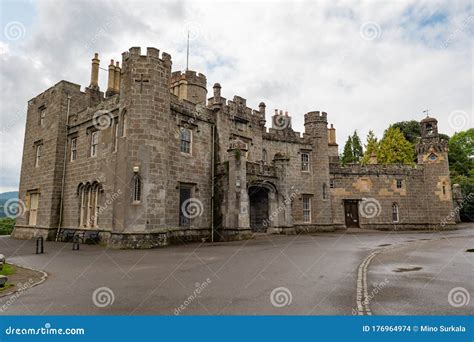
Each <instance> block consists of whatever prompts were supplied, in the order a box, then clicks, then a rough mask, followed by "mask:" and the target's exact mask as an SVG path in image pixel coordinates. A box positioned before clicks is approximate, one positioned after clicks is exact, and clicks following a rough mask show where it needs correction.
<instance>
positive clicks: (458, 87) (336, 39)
mask: <svg viewBox="0 0 474 342" xmlns="http://www.w3.org/2000/svg"><path fill="white" fill-rule="evenodd" d="M0 6H1V8H0V12H1V14H0V15H1V25H0V26H1V27H0V29H1V32H0V34H1V36H0V59H1V63H0V71H1V73H0V96H1V98H0V192H3V191H7V190H15V189H17V187H18V182H19V173H20V166H21V154H22V149H23V136H24V124H25V112H26V103H27V100H29V99H30V98H32V97H34V96H36V95H37V94H38V93H40V92H42V91H43V90H45V89H46V88H48V87H50V86H52V85H53V84H55V83H56V82H58V81H59V80H62V79H64V80H69V81H71V82H74V83H78V84H81V85H82V86H86V85H88V83H89V75H90V59H91V57H92V55H93V53H94V52H98V53H99V54H100V59H101V67H104V68H106V67H107V61H109V60H110V59H112V58H113V59H118V58H121V53H122V52H123V51H125V50H128V48H130V47H131V46H141V47H142V49H144V48H145V47H147V46H154V47H157V48H158V49H160V50H161V51H166V52H168V53H170V54H171V55H172V59H173V69H174V70H179V69H184V67H185V61H186V54H185V51H186V33H187V31H188V30H189V31H190V38H191V56H190V69H194V70H197V71H200V72H203V73H205V74H206V75H207V79H208V87H209V90H210V92H212V89H211V87H212V84H214V83H215V82H219V83H220V84H221V85H222V93H223V96H225V97H227V98H229V99H231V98H232V97H233V96H234V95H236V94H237V95H240V96H242V97H244V98H247V103H248V104H249V105H250V106H251V107H254V108H255V107H257V106H258V103H259V102H260V101H264V102H265V103H266V104H267V110H268V111H269V112H270V113H271V112H273V109H275V108H278V109H282V110H287V111H288V112H289V113H290V114H291V115H292V116H293V127H294V129H295V130H298V131H303V115H304V113H306V112H308V111H312V110H322V111H327V112H328V115H329V122H330V123H333V124H334V125H335V127H336V128H337V136H338V142H339V144H340V149H341V147H342V146H341V145H343V143H344V141H345V139H346V138H347V135H348V134H350V133H351V132H353V131H354V130H355V129H357V130H358V132H359V134H360V135H361V136H362V137H364V138H365V135H366V134H367V132H368V130H369V129H373V130H374V131H375V132H376V134H377V135H378V136H379V137H380V136H381V135H382V134H383V131H384V129H385V128H387V126H388V125H389V124H390V123H393V122H396V121H401V120H411V119H415V120H420V119H422V118H423V117H424V115H423V110H425V109H429V110H430V113H431V115H432V116H435V117H436V118H438V120H439V122H440V123H439V126H440V130H441V131H442V132H444V133H446V134H449V135H451V134H453V133H454V132H455V131H459V130H464V129H466V128H468V127H472V126H474V119H473V114H472V96H473V95H472V94H473V88H472V78H473V69H472V61H473V59H472V57H473V48H472V38H473V35H474V11H473V6H472V5H471V2H470V1H469V0H465V1H462V0H459V1H433V0H428V1H412V0H406V1H404V0H401V1H370V2H369V1H367V2H365V1H329V0H327V1H312V2H304V1H296V2H295V1H292V2H289V1H288V2H287V1H272V2H258V1H239V2H222V1H220V2H211V1H206V2H184V1H183V2H178V1H173V2H171V1H166V2H159V1H153V2H152V1H131V2H126V1H120V2H118V1H114V2H109V1H77V0H71V1H57V0H56V1H21V0H15V1H12V0H2V2H1V5H0ZM100 85H101V88H102V89H103V90H105V88H106V72H103V71H102V72H101V83H100ZM267 122H269V120H268V118H267Z"/></svg>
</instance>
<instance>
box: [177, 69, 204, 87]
mask: <svg viewBox="0 0 474 342" xmlns="http://www.w3.org/2000/svg"><path fill="white" fill-rule="evenodd" d="M181 81H184V82H187V83H188V84H191V85H195V86H200V87H203V88H206V86H207V78H206V75H204V74H201V73H198V72H196V71H192V70H186V71H173V72H172V73H171V85H172V86H173V85H174V84H176V83H179V82H181Z"/></svg>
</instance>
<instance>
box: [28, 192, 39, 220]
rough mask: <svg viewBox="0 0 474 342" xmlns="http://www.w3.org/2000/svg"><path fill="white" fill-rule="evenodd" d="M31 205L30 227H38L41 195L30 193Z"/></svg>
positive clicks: (29, 212)
mask: <svg viewBox="0 0 474 342" xmlns="http://www.w3.org/2000/svg"><path fill="white" fill-rule="evenodd" d="M29 195H30V205H29V210H28V225H30V226H36V222H37V219H38V207H39V193H37V192H35V193H30V194H29Z"/></svg>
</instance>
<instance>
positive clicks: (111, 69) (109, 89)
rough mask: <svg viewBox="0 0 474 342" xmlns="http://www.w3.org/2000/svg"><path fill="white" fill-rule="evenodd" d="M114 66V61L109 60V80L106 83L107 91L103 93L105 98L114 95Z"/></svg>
mask: <svg viewBox="0 0 474 342" xmlns="http://www.w3.org/2000/svg"><path fill="white" fill-rule="evenodd" d="M114 87H115V66H114V60H113V59H111V60H110V64H109V79H108V82H107V91H106V92H105V96H107V97H109V96H112V95H114V94H115V88H114Z"/></svg>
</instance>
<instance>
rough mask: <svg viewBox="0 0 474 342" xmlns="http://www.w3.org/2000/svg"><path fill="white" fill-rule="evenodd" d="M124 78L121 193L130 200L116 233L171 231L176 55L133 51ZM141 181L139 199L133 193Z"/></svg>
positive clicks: (119, 209)
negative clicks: (173, 59) (168, 219)
mask: <svg viewBox="0 0 474 342" xmlns="http://www.w3.org/2000/svg"><path fill="white" fill-rule="evenodd" d="M111 65H112V64H111ZM114 69H115V68H114ZM114 71H115V70H114ZM121 75H122V77H121V80H120V101H121V102H120V114H119V115H120V120H121V122H122V132H121V135H122V137H121V139H120V140H119V145H118V151H117V160H118V162H117V167H116V171H115V174H116V177H115V191H118V190H119V189H120V190H121V192H122V193H123V194H124V195H123V196H121V197H120V198H119V199H118V200H117V201H116V203H114V205H115V206H116V207H115V208H114V211H115V213H117V215H116V216H115V220H114V228H115V231H116V232H120V231H128V232H141V233H142V232H144V231H148V230H151V229H154V230H156V229H159V228H162V227H164V226H166V191H167V183H168V180H167V175H168V162H169V155H168V144H167V142H166V137H168V135H169V132H170V129H169V127H170V120H171V118H170V96H171V94H170V91H169V81H170V77H171V56H170V55H168V54H167V53H164V52H163V53H162V54H161V58H160V52H159V50H158V49H155V48H150V47H149V48H147V50H146V55H141V49H140V48H139V47H132V48H130V50H129V51H127V52H124V53H123V54H122V70H121ZM137 179H138V180H139V181H138V183H139V184H140V187H139V192H140V196H139V198H138V199H136V198H134V196H135V197H137V195H136V194H134V192H133V191H134V186H133V184H134V183H135V182H136V180H137ZM114 243H115V241H112V244H114ZM117 243H119V242H117Z"/></svg>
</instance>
